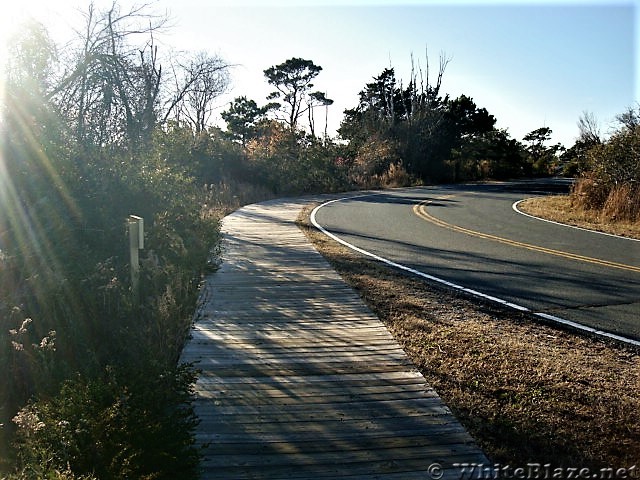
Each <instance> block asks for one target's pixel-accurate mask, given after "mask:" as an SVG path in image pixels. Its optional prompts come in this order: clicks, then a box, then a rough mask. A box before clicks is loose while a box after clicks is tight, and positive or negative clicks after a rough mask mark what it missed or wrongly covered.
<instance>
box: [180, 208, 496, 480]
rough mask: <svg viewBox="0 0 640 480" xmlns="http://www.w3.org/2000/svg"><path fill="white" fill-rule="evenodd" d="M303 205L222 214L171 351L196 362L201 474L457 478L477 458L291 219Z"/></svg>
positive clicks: (417, 376)
mask: <svg viewBox="0 0 640 480" xmlns="http://www.w3.org/2000/svg"><path fill="white" fill-rule="evenodd" d="M303 205H304V202H302V201H300V202H296V201H287V200H283V201H277V202H274V201H271V202H266V203H264V204H258V205H251V206H248V207H245V208H243V209H241V210H239V211H237V212H235V213H234V214H232V215H230V216H228V217H226V218H225V220H224V227H223V232H224V235H225V239H224V255H223V263H222V265H221V268H220V269H219V271H217V272H216V273H215V274H212V275H211V276H209V278H208V279H207V282H206V285H205V287H204V290H203V293H202V298H201V305H200V308H199V311H198V313H197V317H196V323H195V326H194V329H193V332H192V339H191V340H190V341H189V343H188V344H187V346H186V347H185V349H184V352H183V355H182V361H184V362H195V363H196V365H197V367H198V368H200V369H201V370H202V373H201V375H200V377H199V380H198V382H197V385H196V396H195V401H194V404H195V409H196V413H197V414H198V416H199V418H200V420H201V422H200V425H199V427H198V429H197V432H196V435H197V440H198V442H200V443H201V444H202V445H204V446H205V450H204V452H205V457H204V460H203V462H202V478H204V479H210V478H220V479H233V478H269V479H275V478H287V479H293V478H298V479H302V478H363V479H364V478H366V479H373V478H385V479H392V478H394V479H412V478H420V479H429V478H456V479H458V478H460V471H459V469H457V468H454V466H453V464H454V463H469V462H475V463H485V464H487V459H486V458H485V456H484V454H483V453H482V452H481V451H480V449H479V448H478V447H477V446H476V445H475V444H474V443H473V441H472V439H471V438H470V436H469V435H468V434H467V433H466V431H465V430H464V429H463V428H462V426H461V425H460V424H459V423H458V422H457V420H456V419H455V418H454V417H453V416H452V414H451V412H450V411H449V409H448V408H447V407H446V406H445V405H443V404H442V402H441V400H440V399H439V397H438V396H437V395H436V393H435V392H434V391H433V390H432V389H431V388H430V387H429V386H428V385H426V383H425V380H424V378H423V377H422V376H421V375H420V373H419V372H418V371H417V370H416V368H415V367H414V366H413V365H412V364H411V363H410V362H409V360H408V359H407V357H406V356H405V354H404V352H403V351H402V349H401V348H400V347H399V346H398V344H397V343H396V342H395V340H394V339H393V337H392V336H391V335H390V334H389V332H388V331H387V330H386V328H385V327H384V325H383V324H382V323H381V322H380V321H379V320H378V319H377V318H376V317H375V316H374V315H373V314H372V313H371V312H370V311H369V310H368V309H367V307H365V305H364V304H363V303H362V301H361V300H360V298H359V297H358V295H357V294H356V293H355V292H354V291H353V290H351V289H350V288H349V287H347V286H346V284H345V283H344V282H343V281H342V280H341V279H340V277H339V276H338V275H337V274H336V273H335V272H334V271H333V270H332V269H331V267H330V266H329V265H328V263H326V261H325V260H324V259H323V258H322V257H321V256H320V255H319V254H318V253H317V252H316V251H315V250H314V249H313V247H312V246H311V245H310V243H309V242H308V241H307V239H306V237H305V236H304V234H303V233H302V232H301V231H300V230H299V229H298V227H297V226H296V225H295V219H296V217H297V215H298V212H299V210H300V208H301V207H302V206H303ZM434 463H438V464H439V465H441V466H442V468H443V470H442V472H441V473H442V474H443V477H440V476H438V475H435V477H434V476H432V474H433V473H434V470H433V469H434V468H435V469H436V470H437V467H433V466H432V465H433V464H434ZM430 468H431V470H430ZM435 473H436V474H437V473H438V472H437V471H435Z"/></svg>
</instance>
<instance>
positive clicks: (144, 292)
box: [0, 3, 638, 479]
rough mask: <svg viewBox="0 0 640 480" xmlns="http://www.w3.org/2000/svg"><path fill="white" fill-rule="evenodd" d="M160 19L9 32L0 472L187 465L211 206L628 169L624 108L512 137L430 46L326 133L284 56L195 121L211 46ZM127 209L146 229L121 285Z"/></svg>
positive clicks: (107, 474) (214, 65)
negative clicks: (257, 87)
mask: <svg viewBox="0 0 640 480" xmlns="http://www.w3.org/2000/svg"><path fill="white" fill-rule="evenodd" d="M165 28H167V23H166V17H164V16H157V15H155V14H153V13H150V11H149V10H148V7H146V6H143V7H133V8H131V9H129V10H123V9H121V8H120V7H119V5H118V4H117V3H114V4H113V5H112V6H111V7H110V8H107V9H104V10H101V9H98V8H96V7H94V6H89V7H88V9H87V10H86V11H85V12H84V14H83V17H82V21H81V23H80V26H79V28H78V29H77V31H76V36H75V38H74V40H72V41H71V43H69V44H68V45H65V46H64V47H62V46H59V45H56V44H55V43H54V42H53V41H52V40H51V38H50V37H49V34H48V32H47V30H46V28H45V27H44V26H42V25H40V24H37V23H30V24H29V25H27V26H26V27H25V28H24V29H23V30H21V32H20V33H19V34H18V35H17V36H16V37H15V38H14V39H13V41H12V43H11V49H10V52H9V53H10V55H9V60H8V62H7V65H6V69H5V75H4V77H5V78H4V79H2V81H3V85H4V93H3V95H2V98H1V103H0V109H1V116H0V119H1V120H0V154H1V157H0V365H2V366H3V369H4V371H5V377H4V380H5V381H4V382H3V383H2V384H1V385H0V473H4V472H7V475H9V478H107V479H108V478H125V477H126V478H129V477H136V478H143V477H148V478H152V477H153V478H176V476H180V478H195V476H196V474H197V462H198V451H197V450H196V449H195V447H194V443H193V438H192V433H191V429H192V427H193V425H194V422H195V421H196V419H195V416H194V414H193V410H192V409H191V408H190V407H189V406H188V402H187V401H186V400H187V399H188V397H189V392H190V388H191V385H192V382H193V381H194V378H195V371H194V369H193V368H192V367H189V366H181V365H178V364H177V360H178V357H179V355H180V351H181V349H182V346H183V343H184V341H185V338H186V337H187V335H188V331H189V328H190V325H191V318H192V314H193V310H194V307H195V303H196V302H195V301H196V296H197V294H198V289H199V286H200V281H201V279H202V275H203V273H204V272H205V270H206V269H207V268H209V267H211V268H215V264H216V258H217V254H218V252H217V249H218V246H219V245H218V241H219V229H218V220H219V218H220V216H221V215H223V214H224V213H226V212H228V211H229V210H231V209H233V208H236V207H238V206H240V205H241V204H244V203H249V202H252V201H257V200H262V199H266V198H269V197H274V196H280V195H290V194H303V193H311V192H331V191H341V190H348V189H357V188H372V187H387V186H402V185H412V184H425V183H433V182H455V181H464V180H481V179H486V178H498V179H500V178H513V177H518V176H530V175H549V174H555V173H558V172H559V171H566V172H568V173H575V174H580V175H582V176H583V177H584V178H585V179H589V180H588V181H589V182H591V183H590V184H589V185H590V187H588V188H591V190H593V191H596V190H597V191H599V192H600V190H601V186H602V185H604V184H606V185H609V186H611V185H618V184H624V185H631V186H632V187H629V188H636V189H637V175H638V171H637V165H638V161H637V148H636V147H634V146H629V141H630V140H629V139H630V138H631V139H635V140H633V141H635V142H637V138H638V126H637V118H638V115H637V114H635V112H634V111H631V113H630V114H629V115H627V116H626V117H625V118H626V120H627V123H628V125H627V126H626V127H625V130H624V131H621V132H620V133H619V134H616V135H614V136H612V138H611V139H610V140H607V141H605V140H603V139H601V138H600V137H598V138H597V141H596V139H595V138H593V135H591V136H589V134H592V133H593V131H591V130H593V129H591V130H590V129H589V128H588V127H589V125H590V122H589V118H588V117H583V119H582V121H583V123H584V125H583V127H584V128H583V129H582V130H581V131H582V132H583V133H584V135H582V134H581V137H580V139H579V140H578V142H576V145H574V146H573V147H572V148H570V149H569V150H566V151H564V149H563V148H562V147H561V146H559V145H550V138H551V133H552V132H551V130H550V129H549V128H547V127H543V128H539V129H536V130H534V131H532V132H531V133H530V134H528V135H527V136H525V137H524V139H523V141H522V142H520V141H518V140H515V139H513V138H511V137H510V135H509V134H508V132H507V131H505V130H501V129H497V128H496V126H495V125H496V119H495V117H494V116H493V115H491V114H490V113H489V112H488V111H487V109H485V108H482V107H479V106H478V105H476V104H475V102H474V101H473V99H472V98H471V97H469V96H466V95H460V96H458V97H456V98H451V97H450V96H449V95H446V94H443V93H442V84H443V81H444V78H445V73H446V67H447V64H448V61H449V60H448V59H447V58H446V57H443V56H442V57H440V59H439V64H438V68H437V72H436V73H435V78H434V79H432V78H431V76H430V73H431V72H430V71H429V68H428V67H427V69H426V71H421V70H419V69H416V68H414V69H412V70H413V71H412V73H411V76H410V78H409V79H408V82H406V83H405V82H404V81H403V80H400V79H398V78H397V77H396V74H395V70H394V69H393V68H384V69H383V70H382V71H381V72H380V73H379V74H378V75H376V76H374V77H372V81H371V82H369V83H367V84H366V85H364V86H363V89H362V91H361V92H360V93H359V95H358V98H357V104H356V105H355V106H354V107H353V108H351V109H348V110H346V111H345V112H344V118H343V120H342V122H341V125H340V128H339V131H338V137H336V138H332V137H331V136H329V135H328V132H327V124H326V113H327V109H329V108H331V105H332V103H333V101H332V100H331V98H330V92H321V91H319V90H317V89H316V87H315V86H314V82H315V80H316V78H317V77H318V76H319V75H321V73H322V70H323V69H322V67H321V66H319V65H316V64H315V63H314V62H313V61H312V60H308V59H303V58H298V57H292V58H290V59H288V60H284V61H283V62H282V63H280V64H277V65H273V66H265V67H266V68H265V70H264V79H265V81H266V82H267V83H268V84H269V85H271V86H272V87H273V91H272V93H271V94H270V95H268V96H267V97H266V98H265V99H264V100H263V101H256V100H254V99H250V98H248V97H246V96H244V97H238V98H236V99H235V100H233V101H232V102H231V103H230V104H229V105H228V106H227V107H226V108H225V110H224V111H223V112H222V114H221V116H222V119H223V120H224V122H225V124H226V125H225V127H226V128H224V129H223V128H220V127H219V126H214V125H212V122H211V119H212V115H213V112H214V109H215V108H216V105H217V102H218V101H219V99H220V97H221V95H222V93H224V92H226V91H227V90H228V87H229V84H230V78H231V75H230V73H231V68H232V66H231V65H230V64H229V63H228V62H226V61H225V60H224V59H223V58H221V57H220V56H217V55H211V54H208V53H207V52H195V53H186V54H184V53H181V54H178V53H175V52H170V51H164V50H163V47H161V46H160V44H159V42H158V41H157V38H158V36H160V35H161V34H162V32H163V30H164V29H165ZM323 114H324V128H322V127H323ZM634 122H635V123H634ZM591 123H592V122H591ZM633 145H635V144H633ZM625 148H626V150H624V151H625V152H627V153H625V154H624V155H627V154H628V155H631V157H629V158H632V160H630V161H629V162H627V163H624V162H625V161H626V160H625V161H622V160H621V158H622V157H624V158H627V157H626V156H624V155H623V156H621V155H620V154H619V151H621V149H625ZM634 149H635V150H634ZM634 152H636V153H634ZM632 155H636V156H635V157H633V156H632ZM601 158H608V159H609V160H607V162H604V163H603V162H602V161H601V160H600V159H601ZM633 159H635V160H633ZM634 162H635V163H634ZM585 182H587V180H585ZM625 182H626V183H625ZM633 182H636V183H633ZM584 185H587V183H584ZM586 188H587V186H585V189H586ZM625 188H626V187H625ZM598 189H600V190H598ZM610 190H611V188H610V189H609V191H610ZM634 191H636V192H637V190H634ZM605 193H606V195H605ZM599 195H600V196H601V197H605V196H608V195H609V193H607V192H600V193H599ZM636 195H637V194H636ZM604 203H606V199H605V201H604ZM129 214H137V215H140V216H142V217H144V218H145V225H146V228H147V232H146V238H145V244H146V245H145V249H144V250H143V251H142V252H141V274H140V275H141V278H140V292H139V295H134V294H133V293H134V292H132V289H131V284H130V281H129V264H128V263H129V259H128V257H127V255H126V245H127V240H126V234H125V228H124V222H125V219H126V218H127V216H128V215H129ZM178 472H179V473H178Z"/></svg>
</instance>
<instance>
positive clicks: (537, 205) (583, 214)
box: [518, 195, 640, 239]
mask: <svg viewBox="0 0 640 480" xmlns="http://www.w3.org/2000/svg"><path fill="white" fill-rule="evenodd" d="M518 206H519V208H520V209H521V210H522V211H523V212H526V213H528V214H529V215H534V216H536V217H540V218H544V219H547V220H553V221H554V222H560V223H567V224H569V225H575V226H578V227H582V228H588V229H591V230H597V231H600V232H606V233H613V234H615V235H622V236H625V237H631V238H638V239H640V222H629V221H615V220H614V219H612V218H611V216H608V215H606V211H605V213H602V212H601V211H599V210H593V209H584V208H580V207H579V206H577V205H576V204H575V202H572V199H571V196H569V195H554V196H549V197H537V198H530V199H527V200H525V201H524V202H521V203H520V204H519V205H518Z"/></svg>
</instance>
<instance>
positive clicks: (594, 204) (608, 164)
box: [571, 126, 640, 222]
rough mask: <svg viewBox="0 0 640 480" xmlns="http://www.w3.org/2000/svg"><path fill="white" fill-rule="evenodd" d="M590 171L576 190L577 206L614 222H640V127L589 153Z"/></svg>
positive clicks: (629, 128) (630, 128)
mask: <svg viewBox="0 0 640 480" xmlns="http://www.w3.org/2000/svg"><path fill="white" fill-rule="evenodd" d="M587 159H588V166H589V167H588V171H587V172H586V173H584V174H583V175H582V177H581V178H579V179H578V180H577V181H576V183H575V185H574V187H573V190H572V193H571V199H572V202H573V204H574V205H576V206H578V207H581V208H584V209H588V210H597V211H600V212H601V213H602V214H603V215H605V216H606V217H608V218H609V219H612V220H619V221H631V222H636V221H639V220H640V213H639V211H640V207H639V205H638V204H639V203H640V200H639V197H640V126H635V127H625V128H623V129H621V130H620V131H619V132H617V133H616V134H614V135H613V136H612V137H611V138H610V139H609V141H607V142H606V143H604V144H599V145H595V146H594V147H593V148H591V149H590V150H589V151H588V152H587Z"/></svg>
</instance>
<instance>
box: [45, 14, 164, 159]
mask: <svg viewBox="0 0 640 480" xmlns="http://www.w3.org/2000/svg"><path fill="white" fill-rule="evenodd" d="M145 7H146V6H145V5H143V6H141V7H132V8H131V9H130V10H128V11H125V12H124V13H122V12H121V10H120V8H119V6H118V5H117V4H116V3H113V4H112V5H111V7H110V8H109V9H107V10H105V11H98V10H96V8H95V6H94V5H93V4H90V5H89V7H88V10H87V12H86V13H85V26H84V31H82V32H78V41H79V42H78V43H79V45H78V46H77V47H76V48H75V50H74V49H73V47H72V51H71V60H70V61H69V65H68V67H67V71H66V74H65V75H64V78H63V79H62V81H61V82H60V83H59V85H58V86H57V88H56V89H55V90H54V91H53V92H52V97H53V98H54V99H55V102H56V103H57V105H58V107H59V109H60V111H61V112H62V113H63V115H64V116H65V117H67V118H68V119H69V122H70V125H69V126H70V129H71V130H72V131H73V132H74V134H75V139H76V141H77V142H78V144H80V145H88V144H94V145H106V144H115V143H120V144H123V145H128V147H129V148H131V149H135V148H137V147H138V146H141V145H147V144H148V142H149V140H150V138H151V135H152V132H153V128H154V127H155V125H156V120H157V113H158V100H159V95H160V88H161V83H160V82H161V78H162V69H161V67H160V66H159V64H158V56H157V47H156V46H155V44H154V39H153V34H154V32H156V31H158V30H159V29H161V28H162V26H163V25H164V23H165V21H166V18H164V17H158V16H154V15H152V14H150V13H148V12H147V11H146V10H145ZM140 35H144V36H146V37H147V38H148V40H147V42H146V43H145V44H144V45H143V46H142V47H139V46H135V45H133V44H131V43H129V42H130V41H131V40H132V39H133V38H138V37H139V36H140Z"/></svg>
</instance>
